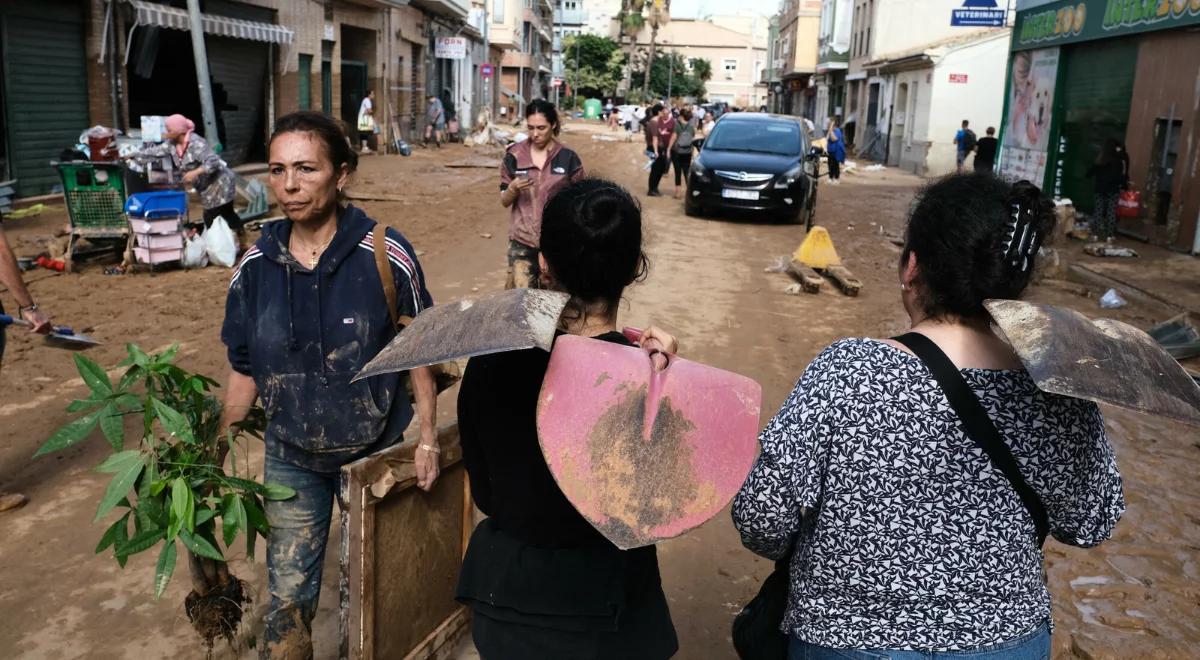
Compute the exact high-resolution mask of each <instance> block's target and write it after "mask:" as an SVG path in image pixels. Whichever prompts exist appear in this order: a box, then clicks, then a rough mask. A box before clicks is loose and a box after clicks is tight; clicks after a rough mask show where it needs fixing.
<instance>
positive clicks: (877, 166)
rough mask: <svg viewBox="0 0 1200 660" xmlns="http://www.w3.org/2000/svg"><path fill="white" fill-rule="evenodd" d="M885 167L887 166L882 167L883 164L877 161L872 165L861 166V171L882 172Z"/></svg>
mask: <svg viewBox="0 0 1200 660" xmlns="http://www.w3.org/2000/svg"><path fill="white" fill-rule="evenodd" d="M886 169H887V168H886V167H884V166H883V165H880V164H879V163H875V164H874V165H867V166H866V167H864V168H863V171H864V172H882V171H884V170H886Z"/></svg>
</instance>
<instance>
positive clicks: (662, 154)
mask: <svg viewBox="0 0 1200 660" xmlns="http://www.w3.org/2000/svg"><path fill="white" fill-rule="evenodd" d="M669 169H671V159H670V158H669V157H668V156H667V152H666V151H665V150H663V151H659V152H658V158H656V159H654V165H652V166H650V192H658V183H659V182H660V181H662V178H663V175H665V174H666V173H667V170H669Z"/></svg>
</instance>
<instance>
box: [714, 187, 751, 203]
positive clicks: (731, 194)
mask: <svg viewBox="0 0 1200 660" xmlns="http://www.w3.org/2000/svg"><path fill="white" fill-rule="evenodd" d="M721 196H722V197H726V198H728V199H750V200H756V199H758V191H757V190H736V189H734V188H724V189H722V190H721Z"/></svg>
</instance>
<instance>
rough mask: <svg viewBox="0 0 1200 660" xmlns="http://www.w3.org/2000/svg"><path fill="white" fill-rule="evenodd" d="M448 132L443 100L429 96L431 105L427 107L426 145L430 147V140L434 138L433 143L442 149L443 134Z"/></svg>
mask: <svg viewBox="0 0 1200 660" xmlns="http://www.w3.org/2000/svg"><path fill="white" fill-rule="evenodd" d="M445 132H446V106H444V105H442V100H441V99H439V98H438V97H437V96H435V95H433V94H430V95H429V105H427V106H426V107H425V145H426V146H428V145H429V138H431V137H432V138H433V143H434V144H435V145H437V148H438V149H441V148H442V134H443V133H445Z"/></svg>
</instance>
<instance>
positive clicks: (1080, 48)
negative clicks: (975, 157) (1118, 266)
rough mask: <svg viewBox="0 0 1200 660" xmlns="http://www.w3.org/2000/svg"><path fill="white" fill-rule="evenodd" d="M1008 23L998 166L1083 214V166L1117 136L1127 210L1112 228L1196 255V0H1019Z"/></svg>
mask: <svg viewBox="0 0 1200 660" xmlns="http://www.w3.org/2000/svg"><path fill="white" fill-rule="evenodd" d="M1027 5H1029V6H1028V8H1026V9H1019V10H1018V12H1017V18H1016V25H1015V27H1014V31H1013V39H1012V44H1013V45H1012V51H1013V52H1012V54H1011V57H1010V60H1009V67H1008V81H1007V86H1006V93H1005V114H1004V121H1003V123H1002V127H1001V137H1000V141H1001V150H1000V162H999V171H1000V172H1001V173H1002V174H1004V175H1007V176H1012V177H1017V178H1025V179H1029V180H1031V181H1034V182H1036V183H1039V184H1040V185H1042V186H1043V188H1044V189H1045V190H1047V191H1048V192H1052V193H1053V194H1054V196H1055V197H1056V198H1069V199H1071V200H1072V202H1073V203H1074V204H1075V207H1076V208H1077V209H1078V210H1080V211H1082V212H1084V213H1091V212H1092V211H1093V208H1094V201H1093V198H1094V192H1093V191H1094V187H1093V186H1094V180H1093V179H1092V177H1091V175H1090V174H1089V170H1090V168H1091V167H1092V165H1093V164H1094V163H1096V161H1097V159H1098V158H1099V157H1100V155H1101V153H1102V150H1103V149H1104V148H1105V145H1106V144H1111V141H1113V140H1115V141H1116V142H1118V143H1119V144H1121V145H1123V146H1124V148H1125V153H1126V154H1127V155H1128V160H1129V170H1128V179H1129V189H1130V190H1132V191H1137V192H1140V194H1141V206H1140V209H1139V211H1138V215H1137V217H1129V218H1121V219H1120V221H1119V224H1118V227H1119V230H1120V231H1121V232H1122V233H1124V234H1127V235H1132V236H1135V237H1138V238H1142V239H1144V240H1148V241H1151V242H1153V243H1156V244H1160V245H1164V246H1168V247H1172V248H1175V249H1179V250H1183V251H1191V252H1200V236H1198V231H1197V225H1200V186H1198V185H1197V184H1198V183H1200V173H1198V172H1197V165H1196V163H1197V162H1200V130H1198V127H1200V108H1198V107H1197V105H1196V103H1195V95H1196V81H1197V80H1200V59H1198V58H1196V57H1194V56H1190V55H1194V54H1195V53H1200V33H1198V32H1197V31H1196V28H1197V26H1200V0H1167V1H1157V0H1156V1H1154V2H1146V1H1142V0H1070V1H1059V2H1050V3H1045V2H1042V3H1033V2H1030V3H1027Z"/></svg>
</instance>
